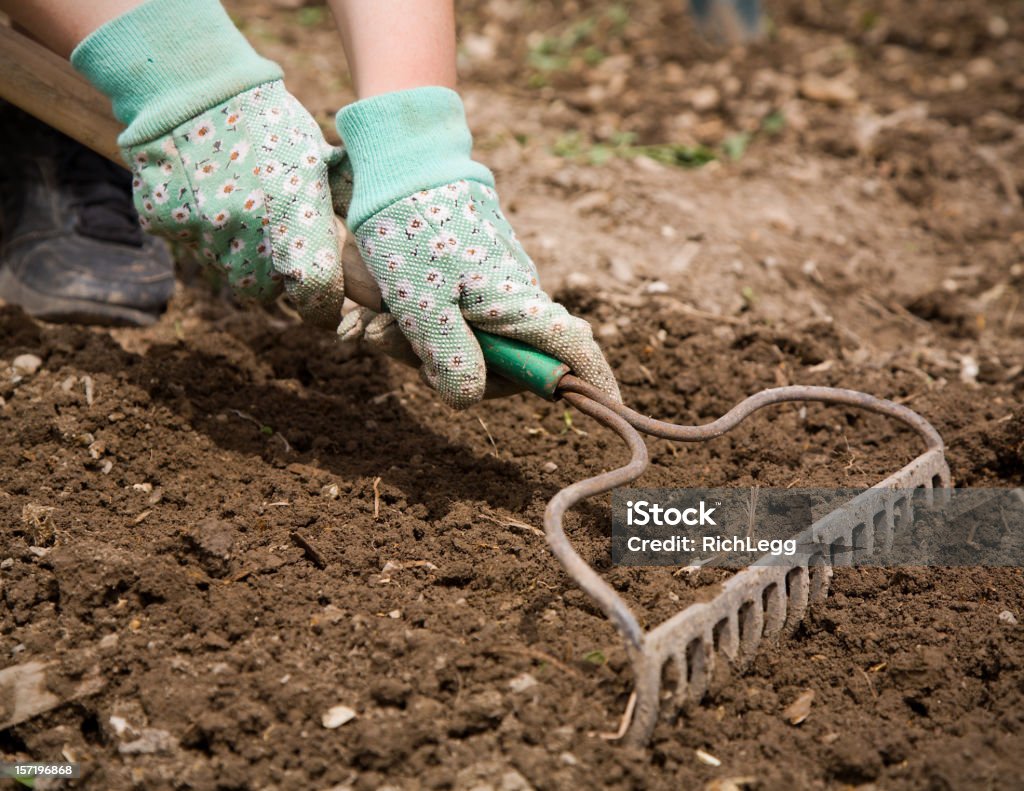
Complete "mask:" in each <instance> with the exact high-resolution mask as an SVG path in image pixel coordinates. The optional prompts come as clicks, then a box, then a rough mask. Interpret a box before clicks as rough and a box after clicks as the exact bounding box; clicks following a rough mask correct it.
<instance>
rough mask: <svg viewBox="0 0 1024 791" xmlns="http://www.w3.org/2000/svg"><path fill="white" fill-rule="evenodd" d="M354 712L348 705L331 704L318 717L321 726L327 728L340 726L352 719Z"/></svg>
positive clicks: (331, 728) (354, 715)
mask: <svg viewBox="0 0 1024 791" xmlns="http://www.w3.org/2000/svg"><path fill="white" fill-rule="evenodd" d="M355 717H356V712H355V710H354V709H350V708H349V707H348V706H341V705H338V706H332V707H331V708H329V709H328V710H327V711H325V712H324V716H323V717H322V718H321V719H320V721H321V722H322V723H323V726H324V727H325V728H327V729H329V730H333V729H335V728H340V727H341V726H342V725H344V724H345V723H346V722H350V721H351V720H354V719H355Z"/></svg>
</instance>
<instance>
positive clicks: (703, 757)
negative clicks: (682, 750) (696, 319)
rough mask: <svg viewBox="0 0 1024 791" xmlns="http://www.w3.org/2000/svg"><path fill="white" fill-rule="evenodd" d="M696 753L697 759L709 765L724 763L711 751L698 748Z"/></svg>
mask: <svg viewBox="0 0 1024 791" xmlns="http://www.w3.org/2000/svg"><path fill="white" fill-rule="evenodd" d="M696 754H697V760H698V761H700V762H701V763H702V764H707V765H708V766H721V765H722V762H721V761H720V760H719V759H718V758H715V756H713V755H712V754H711V753H709V752H705V751H704V750H701V749H699V748H698V749H697V752H696Z"/></svg>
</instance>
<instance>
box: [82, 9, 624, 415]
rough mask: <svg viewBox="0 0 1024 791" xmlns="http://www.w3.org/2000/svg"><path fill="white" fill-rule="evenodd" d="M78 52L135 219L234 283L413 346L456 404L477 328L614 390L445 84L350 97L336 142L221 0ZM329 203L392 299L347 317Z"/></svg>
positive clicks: (395, 350)
mask: <svg viewBox="0 0 1024 791" xmlns="http://www.w3.org/2000/svg"><path fill="white" fill-rule="evenodd" d="M71 62H72V64H73V65H74V66H75V68H76V69H78V71H79V72H81V73H82V74H83V75H84V76H85V77H86V78H87V79H88V80H89V81H90V82H92V83H93V85H95V86H96V87H97V88H99V90H101V91H102V92H103V93H105V94H106V95H107V96H108V97H110V99H111V100H112V101H113V106H114V112H115V114H116V115H117V117H118V118H119V119H120V120H121V121H123V122H124V123H125V124H126V125H127V129H126V130H125V131H124V133H123V134H122V135H121V137H120V138H119V141H118V142H119V143H120V145H121V147H122V151H123V153H124V156H125V157H126V159H127V160H128V161H129V162H130V164H131V167H132V172H133V175H134V181H133V187H134V193H135V204H136V207H137V208H138V211H139V218H140V222H141V223H142V225H143V227H144V228H146V229H147V230H148V231H150V232H152V233H155V234H158V235H160V236H163V237H166V238H167V239H169V240H171V241H172V242H177V243H180V244H182V245H184V246H185V247H186V248H188V249H190V250H192V251H193V252H194V253H196V254H197V255H198V256H200V258H201V259H203V260H205V261H206V262H208V264H209V265H210V266H212V267H214V268H216V269H217V270H218V271H219V272H220V273H221V274H222V275H223V276H224V278H225V279H226V280H227V282H228V283H229V284H230V285H231V287H232V288H233V290H234V292H235V293H236V294H237V295H238V296H239V297H241V298H243V299H251V300H257V301H268V300H272V299H274V298H276V297H277V296H278V295H280V293H281V292H282V290H284V291H285V292H286V293H287V294H288V295H289V297H290V298H291V300H292V301H293V302H294V304H295V306H296V307H297V309H298V311H299V312H300V314H301V315H302V317H303V318H304V319H305V320H306V321H309V322H311V323H313V324H315V325H318V326H322V327H329V328H331V329H334V328H336V327H338V326H339V321H341V325H340V328H339V329H338V331H339V333H340V334H341V335H342V336H343V337H346V338H355V337H360V336H362V337H365V339H366V340H367V341H368V342H369V343H371V344H372V345H375V346H377V347H379V348H381V349H383V350H385V351H387V352H388V353H390V354H392V356H396V357H398V358H400V359H403V358H404V359H406V360H407V361H408V358H409V357H411V356H412V355H415V358H417V359H418V361H419V364H420V370H421V372H422V375H423V377H424V378H425V379H426V381H427V382H428V383H429V384H430V385H431V386H432V387H433V388H434V389H435V390H437V392H438V393H439V394H440V396H441V398H442V399H443V400H444V401H445V402H446V403H448V404H449V405H450V406H452V407H455V408H463V407H467V406H469V405H471V404H473V403H476V402H477V401H479V400H480V399H481V398H482V397H483V396H484V391H485V385H486V370H485V366H484V359H483V354H482V352H481V350H480V345H479V344H478V343H477V341H476V339H475V337H474V336H473V333H472V331H471V329H470V325H473V326H475V327H478V328H480V329H482V330H485V331H487V332H491V333H494V334H497V335H503V336H506V337H510V338H516V339H518V340H521V341H523V342H525V343H527V344H529V345H531V346H534V347H536V348H538V349H540V350H541V351H544V352H546V353H548V354H550V355H551V356H553V357H557V358H558V359H560V360H561V361H563V362H565V363H567V364H568V365H569V366H570V367H571V368H572V370H573V371H574V372H575V373H576V374H577V375H578V376H580V377H581V378H583V379H585V380H587V381H589V382H590V383H592V384H594V385H595V386H597V387H599V388H600V389H602V390H604V391H605V392H607V393H608V394H610V395H612V396H613V397H615V398H616V400H618V388H617V386H616V384H615V379H614V376H613V374H612V372H611V369H610V368H609V366H608V363H607V362H606V361H605V359H604V357H603V355H602V354H601V351H600V349H599V348H598V347H597V344H596V343H595V342H594V339H593V336H592V333H591V329H590V326H589V325H588V324H587V323H586V322H585V321H583V320H582V319H579V318H576V317H573V316H571V315H570V314H569V313H568V311H566V309H565V308H564V307H562V306H561V305H559V304H557V303H554V302H552V301H551V299H550V297H548V295H547V294H546V293H544V291H543V290H542V289H541V288H540V285H539V283H538V278H537V270H536V267H535V266H534V264H533V262H532V261H531V260H530V258H529V257H528V256H527V255H526V253H525V252H524V251H523V249H522V247H521V246H520V244H519V242H518V241H517V240H516V236H515V233H514V232H513V230H512V228H511V227H510V226H509V224H508V222H507V220H506V219H505V217H504V215H503V214H502V212H501V208H500V206H499V203H498V196H497V194H496V193H495V191H494V179H493V176H492V175H491V173H490V171H489V170H488V169H487V168H486V167H484V166H483V165H481V164H479V163H477V162H474V161H473V160H472V158H471V156H470V153H471V147H472V140H471V137H470V133H469V129H468V127H467V125H466V119H465V114H464V111H463V107H462V102H461V101H460V99H459V97H458V94H456V93H455V92H453V91H451V90H448V89H446V88H417V89H413V90H408V91H400V92H396V93H390V94H384V95H380V96H375V97H372V98H369V99H364V100H362V101H358V102H355V103H354V104H351V105H349V106H348V107H345V108H343V109H342V110H341V111H340V112H339V113H338V115H337V126H338V131H339V133H340V135H341V137H342V139H343V141H344V143H345V149H341V148H337V147H333V146H331V145H329V144H328V143H327V142H326V141H325V140H324V137H323V135H322V133H321V131H320V128H319V127H318V126H317V124H316V122H315V121H314V120H313V118H312V117H311V116H310V115H309V113H308V112H307V111H306V110H305V109H304V108H303V107H302V106H301V105H300V104H299V102H298V101H297V100H296V99H295V98H294V97H293V96H292V95H291V94H290V93H288V91H287V90H286V89H285V87H284V83H283V82H282V72H281V69H280V68H279V67H278V66H277V64H275V63H272V62H270V61H268V60H265V59H264V58H262V57H260V56H259V55H257V54H256V52H255V51H254V50H253V49H252V47H251V46H250V45H249V43H248V42H247V41H246V40H245V38H244V37H243V36H242V34H241V33H240V32H239V31H238V30H237V28H236V27H235V26H234V24H233V23H232V22H231V20H230V19H229V17H228V15H227V14H226V13H225V11H224V9H223V8H222V7H221V5H220V3H219V2H217V0H150V2H147V3H145V4H143V5H141V6H139V7H137V8H135V9H134V10H132V11H129V12H128V13H126V14H124V15H122V16H120V17H118V18H116V19H114V20H113V21H111V22H109V23H107V24H106V25H104V26H103V27H101V28H100V29H98V30H97V31H95V32H94V33H93V34H92V35H90V36H89V37H88V38H86V39H85V40H84V41H83V42H82V43H81V44H79V46H78V47H77V48H76V49H75V51H74V52H73V53H72V55H71ZM335 213H338V214H341V215H342V216H347V222H348V226H349V228H351V229H352V231H353V233H354V234H355V236H356V239H357V240H358V244H359V249H360V251H361V253H362V256H363V259H364V261H365V263H366V265H367V268H368V269H369V270H370V272H371V273H372V274H373V276H374V278H375V279H376V281H377V283H378V285H379V286H380V290H381V292H382V294H383V297H384V300H385V303H386V305H387V309H388V311H389V312H387V313H381V314H375V313H373V312H372V311H369V310H367V309H365V308H363V309H357V310H354V311H351V312H349V313H348V314H347V315H346V316H345V318H344V321H342V316H341V307H342V302H343V300H344V279H343V273H342V264H341V255H340V251H339V249H338V235H337V231H336V229H335V224H334V215H335ZM402 338H404V339H405V340H407V341H408V343H405V341H404V340H400V339H402ZM410 351H411V354H410Z"/></svg>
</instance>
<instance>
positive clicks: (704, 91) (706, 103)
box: [690, 85, 722, 113]
mask: <svg viewBox="0 0 1024 791" xmlns="http://www.w3.org/2000/svg"><path fill="white" fill-rule="evenodd" d="M721 100H722V97H721V96H720V95H719V93H718V89H717V88H715V86H713V85H704V86H702V87H700V88H697V89H696V90H695V91H694V92H693V93H691V94H690V106H691V107H693V109H694V110H696V111H697V112H698V113H703V112H707V111H708V110H714V109H715V108H716V107H718V103H719V102H720V101H721Z"/></svg>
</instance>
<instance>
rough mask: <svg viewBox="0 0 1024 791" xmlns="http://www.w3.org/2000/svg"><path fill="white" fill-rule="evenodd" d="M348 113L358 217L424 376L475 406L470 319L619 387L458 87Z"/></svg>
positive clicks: (369, 102)
mask: <svg viewBox="0 0 1024 791" xmlns="http://www.w3.org/2000/svg"><path fill="white" fill-rule="evenodd" d="M337 121H338V130H339V132H340V133H341V135H342V138H343V139H344V141H345V144H346V147H347V149H348V152H349V156H350V157H351V161H352V170H353V174H354V177H355V182H354V183H355V188H354V192H353V195H352V203H351V207H350V210H349V226H350V227H351V228H352V229H353V231H354V233H355V235H356V238H357V239H358V242H359V246H360V250H361V252H362V255H363V259H364V261H365V262H366V265H367V267H368V268H369V269H370V271H371V272H372V273H373V276H374V278H375V279H376V280H377V283H378V285H379V286H380V288H381V293H382V294H383V297H384V300H385V302H386V303H387V306H388V308H389V309H390V311H391V313H392V314H393V315H394V318H395V319H396V322H397V325H398V327H399V329H400V330H401V331H402V333H403V334H404V335H405V336H406V338H408V340H409V342H410V344H411V346H412V350H413V351H414V352H415V354H416V356H417V357H419V359H420V360H421V362H422V367H421V371H422V373H423V376H424V378H425V379H426V381H427V382H428V383H429V384H430V385H431V386H432V387H433V388H434V389H436V390H437V391H438V393H439V394H440V395H441V398H442V399H443V400H444V401H445V402H446V403H448V404H449V405H450V406H453V407H455V408H464V407H467V406H469V405H471V404H474V403H476V402H477V401H479V400H480V399H481V398H482V397H483V394H484V389H485V386H486V368H485V366H484V359H483V354H482V352H481V350H480V346H479V344H478V343H477V341H476V339H475V337H474V336H473V333H472V330H471V329H470V324H472V325H474V326H476V327H478V328H480V329H482V330H486V331H487V332H491V333H494V334H497V335H504V336H506V337H510V338H517V339H518V340H521V341H524V342H525V343H528V344H530V345H531V346H534V347H536V348H537V349H540V350H541V351H544V352H546V353H547V354H550V355H551V356H553V357H557V358H558V359H560V360H562V361H563V362H565V363H567V364H568V365H569V366H570V367H571V368H572V369H573V371H574V372H575V373H576V375H577V376H580V377H581V378H583V379H586V380H588V381H589V382H591V383H592V384H594V385H595V386H597V387H599V388H601V389H602V390H604V391H605V392H607V393H609V394H610V395H612V396H613V397H614V398H616V399H618V397H619V393H618V387H617V385H616V383H615V377H614V375H613V374H612V371H611V368H610V367H609V366H608V363H607V362H606V361H605V359H604V356H603V355H602V354H601V351H600V349H599V348H598V346H597V344H596V343H595V342H594V339H593V335H592V332H591V329H590V325H589V324H587V322H585V321H584V320H583V319H579V318H576V317H574V316H571V315H570V314H569V312H568V311H567V310H566V309H565V308H564V307H562V306H561V305H559V304H557V303H555V302H552V301H551V298H550V297H548V295H547V294H545V293H544V291H543V290H542V289H541V287H540V284H539V282H538V278H537V269H536V267H535V266H534V264H533V262H532V261H531V260H530V258H529V256H527V254H526V252H525V251H524V250H523V248H522V246H521V245H520V244H519V242H518V241H517V240H516V236H515V232H514V231H513V230H512V228H511V226H510V225H509V224H508V221H507V220H506V219H505V216H504V215H503V214H502V212H501V208H500V206H499V203H498V196H497V195H496V194H495V192H494V188H493V187H494V182H493V177H492V176H491V174H490V172H489V171H488V170H487V169H486V168H485V167H483V166H482V165H480V164H479V163H476V162H473V161H472V159H470V156H469V154H470V148H471V144H472V143H471V138H470V135H469V130H468V128H467V127H466V122H465V115H464V112H463V108H462V102H461V100H460V99H459V97H458V95H457V94H456V93H454V92H453V91H450V90H448V89H445V88H417V89H414V90H410V91H401V92H398V93H392V94H385V95H382V96H376V97H373V98H370V99H364V100H362V101H360V102H356V103H355V104H353V105H350V106H349V107H346V108H344V109H342V110H341V112H339V114H338V119H337ZM374 321H376V322H377V323H378V324H380V322H379V321H378V320H374ZM372 325H373V323H372V322H371V326H369V327H368V330H372V329H373V326H372ZM381 326H383V325H381ZM351 329H352V327H351V326H347V325H345V324H343V325H342V332H345V331H351ZM378 334H380V333H378Z"/></svg>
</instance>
